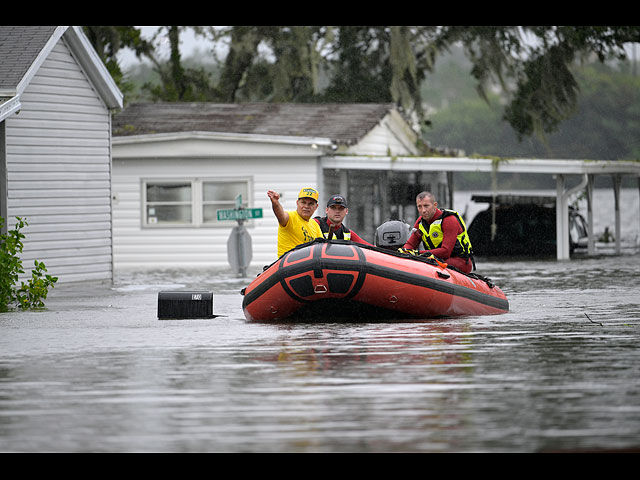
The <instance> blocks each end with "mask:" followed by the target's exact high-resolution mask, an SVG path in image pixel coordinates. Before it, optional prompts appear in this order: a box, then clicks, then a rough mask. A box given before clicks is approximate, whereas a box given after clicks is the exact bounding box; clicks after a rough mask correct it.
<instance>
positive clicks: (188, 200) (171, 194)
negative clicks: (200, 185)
mask: <svg viewBox="0 0 640 480" xmlns="http://www.w3.org/2000/svg"><path fill="white" fill-rule="evenodd" d="M192 190H193V187H192V185H191V182H176V183H147V185H146V205H147V223H148V224H150V225H154V224H158V223H161V224H162V223H164V224H178V225H184V224H190V223H192V222H193V206H192V203H193V202H192V193H191V192H192Z"/></svg>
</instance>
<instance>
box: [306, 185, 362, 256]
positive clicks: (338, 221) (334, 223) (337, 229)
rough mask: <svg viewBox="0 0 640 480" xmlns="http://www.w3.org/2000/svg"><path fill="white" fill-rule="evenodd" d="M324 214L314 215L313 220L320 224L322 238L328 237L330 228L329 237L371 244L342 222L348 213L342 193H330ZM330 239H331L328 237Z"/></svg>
mask: <svg viewBox="0 0 640 480" xmlns="http://www.w3.org/2000/svg"><path fill="white" fill-rule="evenodd" d="M325 213H326V216H324V217H319V216H318V217H314V220H315V221H316V222H318V225H320V230H322V234H323V235H324V238H328V236H329V230H330V229H331V231H332V235H331V238H336V239H338V240H351V241H352V242H357V243H363V244H365V245H371V244H370V243H369V242H367V241H365V240H363V239H362V238H360V236H359V235H358V234H357V233H356V232H354V231H353V230H349V229H348V228H347V227H346V226H345V225H344V224H343V223H342V222H343V220H344V217H346V216H347V213H349V208H348V207H347V199H346V198H345V197H344V195H331V197H329V201H328V202H327V208H326V210H325ZM329 240H331V239H329Z"/></svg>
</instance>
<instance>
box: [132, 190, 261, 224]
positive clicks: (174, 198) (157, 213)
mask: <svg viewBox="0 0 640 480" xmlns="http://www.w3.org/2000/svg"><path fill="white" fill-rule="evenodd" d="M250 191H251V190H250V188H249V179H246V178H243V179H237V178H234V179H227V180H220V179H196V178H194V179H185V180H175V181H166V180H143V182H142V192H143V212H144V218H143V225H144V226H147V227H160V226H188V227H201V226H204V227H213V226H229V225H235V223H236V222H235V221H234V220H226V221H218V216H217V211H218V210H225V209H233V208H236V198H237V197H238V195H241V196H242V206H243V207H245V208H247V207H248V206H249V205H250V203H251V202H250V198H249V192H250Z"/></svg>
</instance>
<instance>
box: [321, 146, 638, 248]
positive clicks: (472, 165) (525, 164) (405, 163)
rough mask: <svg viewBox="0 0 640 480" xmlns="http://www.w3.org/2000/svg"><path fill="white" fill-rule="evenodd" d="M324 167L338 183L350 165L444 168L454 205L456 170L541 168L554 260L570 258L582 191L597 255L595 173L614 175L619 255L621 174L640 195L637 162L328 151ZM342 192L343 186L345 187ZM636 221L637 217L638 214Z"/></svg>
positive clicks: (360, 167)
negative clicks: (549, 178) (552, 183)
mask: <svg viewBox="0 0 640 480" xmlns="http://www.w3.org/2000/svg"><path fill="white" fill-rule="evenodd" d="M321 167H322V169H323V170H324V169H332V170H339V171H340V172H344V175H342V176H341V183H344V184H346V183H347V182H348V181H349V180H348V175H347V174H346V172H347V171H349V170H387V171H398V172H400V171H404V172H419V171H420V172H434V173H440V172H446V173H447V179H448V183H449V195H450V198H449V205H453V190H454V185H453V175H452V174H453V173H455V172H487V173H492V172H500V173H538V174H540V173H542V174H549V175H553V176H555V178H556V235H557V246H558V250H557V259H558V260H568V259H569V210H568V206H569V197H570V196H571V195H572V194H574V193H576V192H577V191H580V190H583V189H584V190H586V195H587V205H588V211H587V220H588V224H589V226H588V228H589V231H588V234H589V235H588V238H589V240H588V249H587V253H588V254H589V255H593V254H595V239H594V234H593V208H592V207H593V185H594V180H595V177H596V176H597V175H608V176H610V177H612V179H613V193H614V205H615V242H616V246H615V251H616V253H618V254H620V253H621V250H622V247H621V242H620V237H621V235H620V233H621V225H620V186H621V183H622V177H624V176H631V177H635V178H636V179H637V181H638V193H639V194H640V162H634V161H605V160H553V159H551V160H547V159H521V158H518V159H500V160H496V159H492V158H469V157H373V156H341V155H336V156H327V157H323V158H322V160H321ZM570 175H579V176H580V177H581V182H580V184H579V185H577V186H575V187H572V188H567V178H568V176H570ZM343 190H345V191H346V189H343ZM638 221H639V222H640V218H638Z"/></svg>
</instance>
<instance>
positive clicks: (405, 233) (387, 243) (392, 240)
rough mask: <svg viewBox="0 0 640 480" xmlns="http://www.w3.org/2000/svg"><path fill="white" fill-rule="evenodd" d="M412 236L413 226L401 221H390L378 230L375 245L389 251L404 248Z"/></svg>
mask: <svg viewBox="0 0 640 480" xmlns="http://www.w3.org/2000/svg"><path fill="white" fill-rule="evenodd" d="M410 234H411V226H409V225H408V224H406V223H404V222H402V221H400V220H389V221H388V222H384V223H383V224H382V225H380V226H379V227H378V228H377V229H376V235H375V238H374V243H375V246H376V247H382V248H386V249H388V250H397V249H399V248H402V247H403V246H404V244H405V243H407V240H409V235H410Z"/></svg>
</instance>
